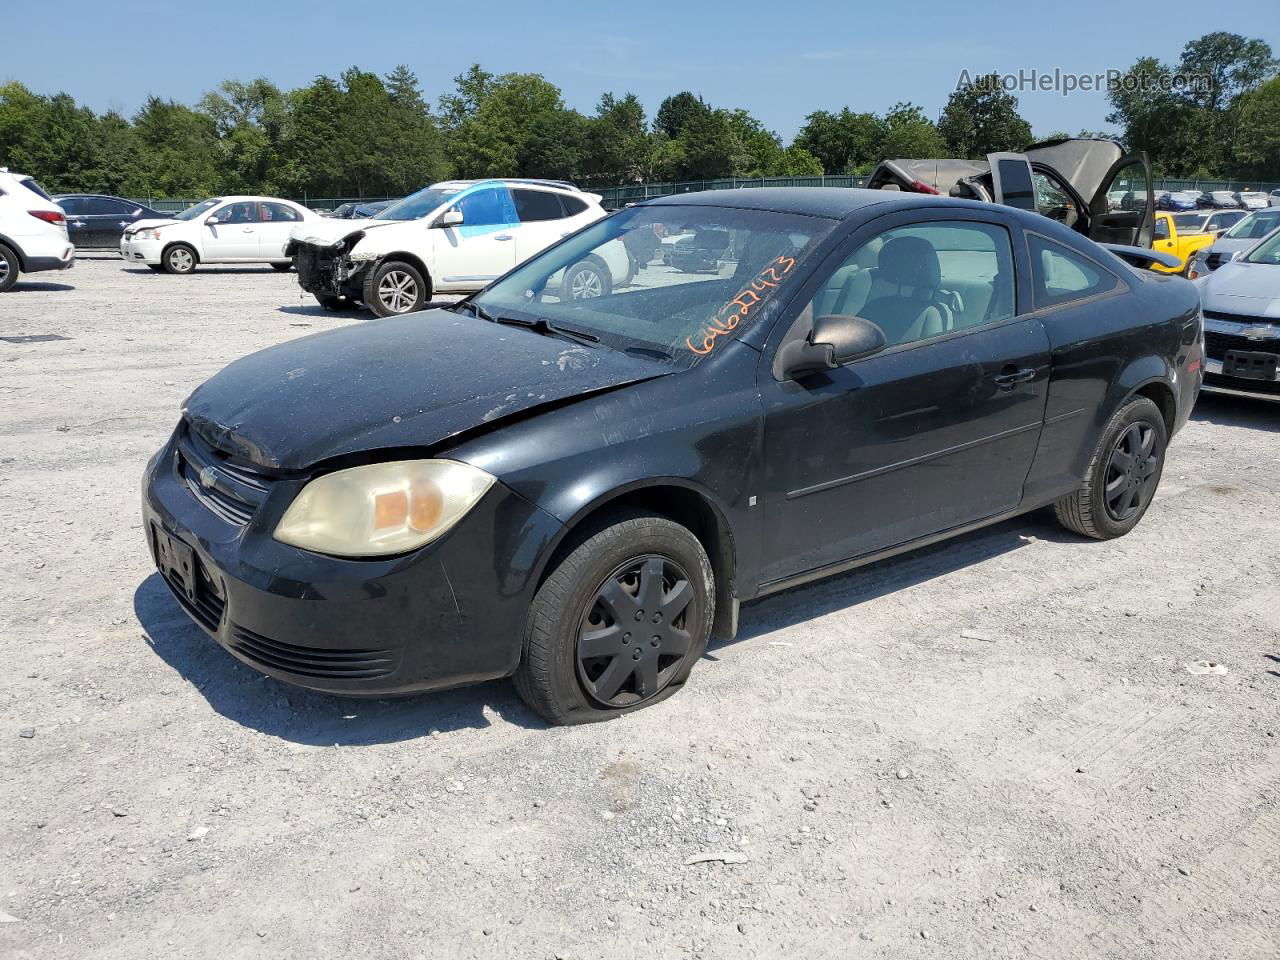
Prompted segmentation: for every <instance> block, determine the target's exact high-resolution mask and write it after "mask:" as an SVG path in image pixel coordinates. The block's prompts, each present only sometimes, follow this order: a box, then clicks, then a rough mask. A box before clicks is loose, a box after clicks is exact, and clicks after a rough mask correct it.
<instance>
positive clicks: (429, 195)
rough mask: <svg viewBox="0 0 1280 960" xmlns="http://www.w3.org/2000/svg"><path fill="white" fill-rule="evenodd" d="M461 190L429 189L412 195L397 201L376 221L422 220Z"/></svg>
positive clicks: (375, 218) (455, 188) (378, 216)
mask: <svg viewBox="0 0 1280 960" xmlns="http://www.w3.org/2000/svg"><path fill="white" fill-rule="evenodd" d="M459 189H460V188H458V187H450V188H448V189H445V190H441V189H439V188H438V187H427V188H426V189H425V190H419V191H418V192H417V193H411V194H409V196H407V197H405V198H404V199H403V200H397V201H396V202H395V203H393V204H391V206H389V207H387V208H386V209H385V210H381V211H379V212H378V215H377V216H376V217H374V218H373V219H374V220H421V219H422V218H423V217H425V216H426V215H427V214H428V213H430V212H431V211H432V210H434V209H435V208H436V207H438V206H440V204H442V203H444V202H445V201H446V200H448V199H449V198H450V197H452V196H453V195H454V194H455V193H457V192H458V190H459Z"/></svg>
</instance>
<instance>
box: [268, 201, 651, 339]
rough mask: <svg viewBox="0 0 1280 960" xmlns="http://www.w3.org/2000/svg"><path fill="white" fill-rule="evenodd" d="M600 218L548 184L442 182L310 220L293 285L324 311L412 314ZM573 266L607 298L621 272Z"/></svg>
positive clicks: (622, 258)
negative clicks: (372, 206)
mask: <svg viewBox="0 0 1280 960" xmlns="http://www.w3.org/2000/svg"><path fill="white" fill-rule="evenodd" d="M604 215H605V211H604V208H603V207H601V206H600V197H599V196H597V195H596V194H594V193H583V192H582V191H580V190H579V189H578V188H577V187H575V186H573V185H572V184H569V183H563V182H561V181H556V180H519V179H504V180H450V181H446V182H444V183H436V184H432V185H431V186H429V187H427V188H426V189H424V190H419V191H418V192H417V193H415V194H412V195H410V196H408V197H405V198H404V199H403V200H400V201H398V202H397V203H394V204H392V205H391V206H389V207H387V208H386V209H385V210H382V211H380V212H379V213H378V214H377V216H376V217H374V218H373V219H371V220H318V221H317V222H315V223H307V224H303V225H300V226H299V227H297V228H296V229H294V231H293V243H292V244H291V245H290V250H291V251H292V253H293V255H294V264H295V265H296V266H297V268H298V283H300V284H301V285H302V288H303V289H304V290H307V291H309V292H310V293H313V294H314V295H315V297H316V299H317V300H319V301H320V303H321V304H322V305H324V306H325V307H328V308H330V309H337V308H339V307H343V306H347V305H349V304H351V303H352V302H354V301H359V302H361V303H364V304H365V305H366V306H367V307H368V308H369V309H370V310H372V311H373V312H374V313H375V314H377V315H378V316H380V317H386V316H391V315H392V314H398V313H410V312H412V311H414V310H421V309H422V307H423V306H424V305H425V304H426V302H427V300H429V299H430V298H431V297H432V296H434V295H435V294H439V293H474V292H475V291H476V290H479V289H481V288H482V287H484V286H485V285H486V284H488V283H489V282H490V281H491V280H494V279H496V278H497V277H500V276H502V274H504V273H506V272H507V271H508V270H510V269H512V268H513V267H514V266H515V265H516V264H518V263H523V262H524V261H525V260H528V259H529V258H530V257H532V256H533V255H534V254H535V253H539V252H541V251H542V250H544V249H546V248H547V247H549V246H551V244H553V243H556V242H557V241H558V240H560V239H561V238H562V237H567V236H568V235H569V234H571V233H574V232H576V231H577V230H579V229H581V228H582V227H584V226H586V225H587V224H589V223H594V222H595V221H596V220H599V219H600V218H601V217H603V216H604ZM617 252H618V254H619V256H618V257H616V258H615V259H616V260H617V261H618V262H617V263H607V262H606V261H604V260H600V261H599V262H592V263H586V262H584V263H583V264H577V265H575V266H574V269H573V273H574V276H573V277H571V278H567V280H568V282H570V283H574V282H576V286H577V287H579V288H581V289H583V290H590V291H592V293H591V294H590V295H594V296H600V295H601V294H602V293H603V294H607V293H608V292H609V290H610V288H611V287H612V286H613V285H615V284H618V283H620V282H624V281H625V280H626V278H627V275H628V274H629V273H630V272H633V271H630V270H629V267H628V262H627V256H626V252H625V250H623V249H622V248H621V246H619V249H618V251H617Z"/></svg>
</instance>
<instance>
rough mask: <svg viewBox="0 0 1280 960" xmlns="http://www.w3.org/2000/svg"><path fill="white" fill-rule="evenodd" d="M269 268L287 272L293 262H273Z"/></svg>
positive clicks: (291, 267)
mask: <svg viewBox="0 0 1280 960" xmlns="http://www.w3.org/2000/svg"><path fill="white" fill-rule="evenodd" d="M271 269H272V270H278V271H279V272H280V273H288V272H289V271H290V270H292V269H293V264H292V263H273V264H272V265H271Z"/></svg>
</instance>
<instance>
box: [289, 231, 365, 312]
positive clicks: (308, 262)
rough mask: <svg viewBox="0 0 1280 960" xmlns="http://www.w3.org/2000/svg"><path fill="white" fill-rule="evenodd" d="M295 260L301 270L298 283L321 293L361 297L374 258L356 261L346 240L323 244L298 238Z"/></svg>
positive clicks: (294, 248) (304, 288)
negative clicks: (349, 252) (334, 244)
mask: <svg viewBox="0 0 1280 960" xmlns="http://www.w3.org/2000/svg"><path fill="white" fill-rule="evenodd" d="M293 262H294V264H295V266H296V268H297V272H298V285H299V286H301V287H302V289H303V290H306V291H307V292H308V293H311V294H315V295H316V296H318V297H348V298H351V299H357V300H358V299H359V298H360V294H361V288H362V284H363V281H362V277H363V273H364V270H365V269H366V268H367V267H368V266H369V263H370V261H366V260H357V261H354V262H353V261H352V260H351V258H350V256H349V255H348V248H347V246H346V245H345V243H339V244H338V245H337V246H321V245H319V244H315V243H306V242H302V241H296V242H295V243H294V244H293Z"/></svg>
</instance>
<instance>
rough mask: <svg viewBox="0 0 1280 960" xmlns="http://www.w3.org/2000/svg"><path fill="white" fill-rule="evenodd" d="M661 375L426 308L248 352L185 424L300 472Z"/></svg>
mask: <svg viewBox="0 0 1280 960" xmlns="http://www.w3.org/2000/svg"><path fill="white" fill-rule="evenodd" d="M670 372H672V370H671V368H670V367H664V366H661V365H659V364H656V363H654V362H652V361H646V360H640V359H637V358H634V357H628V356H627V355H625V354H622V353H618V352H615V351H612V350H608V349H605V348H596V347H587V346H579V345H577V344H574V343H571V342H569V341H567V340H562V339H560V338H559V337H553V336H542V335H539V334H536V333H533V332H531V331H529V330H525V329H521V328H519V327H512V326H505V325H499V324H495V323H489V322H488V321H485V320H480V319H478V318H475V317H472V316H468V315H463V314H456V313H453V312H451V311H447V310H429V311H426V312H424V313H411V314H406V315H404V316H399V317H388V318H387V319H385V320H377V321H374V322H372V323H362V324H356V325H353V326H348V327H343V328H342V329H339V330H332V331H329V332H327V333H319V334H316V335H314V336H310V337H304V338H303V339H301V340H294V341H292V342H291V343H284V344H280V345H279V346H275V347H271V348H269V349H267V350H263V351H261V352H259V353H254V354H250V355H249V356H247V357H244V358H242V359H240V360H237V361H236V362H234V363H232V364H231V365H230V366H228V367H226V368H225V369H223V370H222V371H221V372H219V373H217V374H215V375H214V376H213V377H212V378H210V379H209V380H208V381H206V382H205V383H204V384H203V385H202V386H200V387H199V388H197V389H196V391H195V392H194V393H192V394H191V396H190V397H189V398H188V399H187V403H186V407H185V416H186V419H187V422H188V423H189V424H190V425H191V427H192V428H193V429H194V430H196V431H197V432H198V433H199V434H200V435H201V436H202V437H204V438H205V439H206V440H208V441H209V442H210V443H212V444H214V445H215V446H217V447H219V448H220V449H222V450H224V451H226V452H227V453H230V454H233V455H235V456H239V457H243V458H244V459H246V460H249V461H251V462H253V463H256V464H259V465H260V466H263V467H268V468H273V469H283V470H300V469H303V468H305V467H309V466H311V465H313V464H315V463H318V462H320V461H324V460H330V459H333V458H334V457H341V456H345V455H349V454H357V453H362V452H365V451H370V450H380V449H389V448H412V447H429V446H432V445H434V444H437V443H439V442H440V441H442V440H445V439H447V438H449V437H452V436H454V435H456V434H459V433H462V432H463V431H468V430H472V429H474V428H477V427H485V426H488V425H493V424H495V423H498V422H500V421H502V420H504V419H506V418H509V417H512V416H515V415H518V414H527V413H528V412H530V411H533V410H536V409H537V408H539V407H543V406H547V405H552V404H559V403H562V402H564V401H566V400H572V399H574V398H577V397H580V396H585V395H587V394H591V393H597V392H599V391H601V390H606V389H610V388H615V387H620V386H624V385H626V384H629V383H636V382H639V381H641V380H649V379H652V378H653V377H655V376H662V375H664V374H666V373H670Z"/></svg>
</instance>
